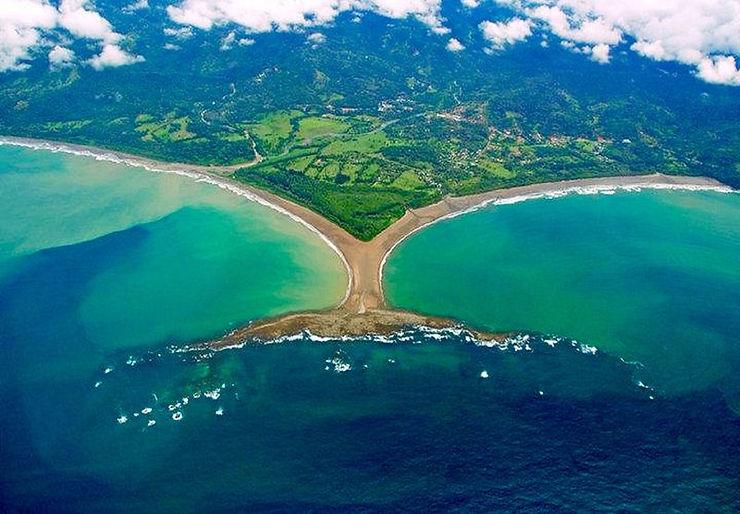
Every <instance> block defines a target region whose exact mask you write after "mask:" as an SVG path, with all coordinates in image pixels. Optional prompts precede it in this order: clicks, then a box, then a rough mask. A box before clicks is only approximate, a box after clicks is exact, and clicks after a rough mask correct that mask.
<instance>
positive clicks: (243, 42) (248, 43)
mask: <svg viewBox="0 0 740 514" xmlns="http://www.w3.org/2000/svg"><path fill="white" fill-rule="evenodd" d="M237 44H238V45H239V46H251V45H253V44H254V39H252V38H248V37H243V38H241V39H240V40H239V41H237Z"/></svg>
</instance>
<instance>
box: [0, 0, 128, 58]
mask: <svg viewBox="0 0 740 514" xmlns="http://www.w3.org/2000/svg"><path fill="white" fill-rule="evenodd" d="M59 29H64V30H66V31H67V32H68V33H69V34H71V35H72V36H73V37H74V38H81V39H90V40H93V41H97V42H99V43H100V44H101V46H102V47H103V49H104V50H105V47H106V46H108V45H114V46H115V45H116V44H117V43H118V42H119V41H120V40H121V39H122V37H123V36H121V35H120V34H118V33H116V32H115V31H114V30H113V27H112V25H111V24H110V23H109V22H108V20H106V19H105V18H104V17H103V16H101V15H100V14H99V13H98V12H97V11H96V10H95V7H94V5H93V4H92V2H90V1H88V0H61V2H59V3H58V7H55V6H54V5H52V4H51V3H50V2H49V0H0V72H2V71H8V70H22V69H24V68H27V67H28V66H29V64H28V62H27V61H30V60H32V59H33V58H34V56H36V55H38V54H39V53H40V52H39V51H40V50H43V49H49V48H50V49H51V50H50V51H49V53H48V55H49V59H50V62H51V63H52V65H55V62H54V59H62V58H63V57H65V56H67V55H68V54H66V52H65V50H67V49H66V48H64V47H62V46H59V44H58V43H59V42H60V40H62V41H63V40H64V39H65V37H66V36H64V34H63V33H60V32H59ZM63 44H64V43H63ZM116 48H118V47H116ZM119 50H120V48H119ZM124 53H125V52H124ZM133 59H134V61H133V62H136V61H138V60H139V59H137V58H133ZM62 62H63V61H59V62H58V63H56V64H60V63H62ZM64 62H66V63H69V62H72V59H71V58H70V59H67V61H64Z"/></svg>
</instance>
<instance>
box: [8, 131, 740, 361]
mask: <svg viewBox="0 0 740 514" xmlns="http://www.w3.org/2000/svg"><path fill="white" fill-rule="evenodd" d="M2 145H13V146H21V147H25V148H30V149H35V150H48V151H52V152H64V153H70V154H75V155H82V156H87V157H92V158H94V159H97V160H103V161H109V162H114V163H119V164H126V165H128V166H133V167H138V168H143V169H146V170H148V171H154V172H162V173H174V174H178V175H181V176H185V177H188V178H191V179H193V180H196V181H198V182H206V183H209V184H212V185H215V186H217V187H220V188H222V189H225V190H227V191H229V192H231V193H234V194H238V195H240V196H243V197H245V198H247V199H248V200H251V201H254V202H257V203H259V204H261V205H264V206H266V207H269V208H271V209H273V210H275V211H277V212H279V213H281V214H284V215H286V216H288V217H290V218H291V219H292V220H294V221H295V222H297V223H300V224H302V225H303V226H305V227H306V228H308V229H309V230H310V231H312V232H313V233H315V234H316V235H318V236H319V237H320V238H321V239H322V240H323V241H324V242H325V243H326V244H328V245H329V247H330V248H331V249H332V250H334V252H336V253H337V255H338V256H339V257H340V259H341V261H342V263H343V265H344V267H345V269H346V271H347V275H348V285H347V289H346V292H345V295H344V298H343V299H342V300H341V301H340V302H339V304H338V305H336V306H335V307H334V308H332V309H328V310H326V311H322V312H308V313H291V314H286V315H283V316H279V317H277V318H272V319H267V320H256V321H254V322H252V323H250V324H249V325H247V326H246V327H242V328H239V329H236V330H234V331H232V332H230V333H229V334H226V335H225V336H223V337H222V338H220V339H218V340H215V341H211V342H208V343H204V344H207V345H209V347H212V348H226V347H234V346H235V345H237V344H238V341H239V340H242V341H243V340H245V339H247V338H258V339H265V338H269V339H275V338H277V337H280V336H283V335H287V334H294V333H299V332H302V331H310V332H311V333H313V334H316V335H319V336H337V335H340V334H342V335H360V334H363V333H381V334H388V333H391V332H394V331H397V330H399V329H401V328H403V327H407V326H411V325H428V326H432V327H436V328H453V327H459V326H460V323H458V322H455V321H454V320H450V319H440V318H434V317H431V316H426V315H423V314H418V313H413V312H408V311H399V310H393V309H392V308H389V306H388V305H387V303H386V300H385V296H384V292H383V284H382V281H383V269H384V267H385V264H386V262H387V260H388V257H389V255H390V254H391V253H392V252H393V250H394V249H395V248H396V247H397V246H398V245H399V244H401V243H402V242H403V241H404V240H405V239H406V238H408V237H409V236H411V235H412V234H414V233H415V232H417V231H419V230H421V229H423V228H425V227H428V226H430V225H432V224H434V223H437V222H439V221H442V220H445V219H450V218H453V217H456V216H460V215H463V214H466V213H470V212H474V211H476V210H479V209H482V208H485V207H487V206H490V205H506V204H512V203H517V202H520V201H525V200H530V199H548V198H558V197H561V196H564V195H568V194H600V193H602V194H612V193H614V192H616V191H618V190H625V191H638V190H642V189H679V190H693V191H718V192H726V193H729V192H735V191H736V190H735V189H733V188H731V187H729V186H726V185H724V184H722V183H721V182H719V181H717V180H714V179H711V178H707V177H689V176H673V175H663V174H659V173H654V174H649V175H629V176H613V177H598V178H585V179H575V180H568V181H560V182H545V183H539V184H531V185H526V186H517V187H512V188H507V189H496V190H491V191H487V192H483V193H476V194H473V195H467V196H458V197H446V198H444V199H442V200H440V201H439V202H437V203H434V204H431V205H427V206H425V207H421V208H418V209H410V210H408V211H406V213H405V214H404V216H403V217H402V218H400V219H399V220H397V221H396V222H395V223H393V224H392V225H391V226H389V227H388V228H386V229H385V230H384V231H383V232H381V233H380V234H378V235H377V236H376V237H375V238H373V239H372V240H370V241H367V242H364V241H360V240H358V239H356V238H355V237H354V236H352V235H351V234H349V233H348V232H346V231H345V230H344V229H342V228H341V227H339V226H338V225H335V224H334V223H333V222H331V221H329V220H328V219H326V218H324V217H323V216H321V215H320V214H318V213H316V212H314V211H312V210H310V209H308V208H307V207H303V206H301V205H298V204H296V203H294V202H291V201H290V200H286V199H284V198H282V197H280V196H277V195H275V194H274V193H270V192H267V191H263V190H261V189H258V188H256V187H253V186H249V185H246V184H242V183H240V182H237V181H235V180H234V179H231V178H229V176H228V175H229V170H232V169H234V168H235V167H243V166H244V165H237V166H224V167H217V166H198V165H190V164H180V163H168V162H160V161H156V160H153V159H148V158H144V157H139V156H136V155H131V154H126V153H121V152H115V151H108V150H104V149H98V148H94V147H87V146H82V145H74V144H66V143H60V142H52V141H45V140H38V139H29V138H16V137H7V136H0V146H2ZM486 337H488V338H493V337H495V336H494V335H490V334H489V335H487V336H486Z"/></svg>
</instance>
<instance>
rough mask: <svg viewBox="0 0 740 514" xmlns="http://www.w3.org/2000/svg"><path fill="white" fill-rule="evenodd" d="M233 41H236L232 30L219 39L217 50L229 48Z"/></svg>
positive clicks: (223, 50)
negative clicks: (219, 43) (219, 44)
mask: <svg viewBox="0 0 740 514" xmlns="http://www.w3.org/2000/svg"><path fill="white" fill-rule="evenodd" d="M234 41H236V32H234V31H233V30H232V31H231V32H229V33H228V34H226V36H225V37H224V38H223V39H222V40H221V46H220V47H219V50H221V51H222V52H225V51H227V50H231V48H232V47H233V46H234Z"/></svg>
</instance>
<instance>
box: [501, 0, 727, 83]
mask: <svg viewBox="0 0 740 514" xmlns="http://www.w3.org/2000/svg"><path fill="white" fill-rule="evenodd" d="M496 1H497V3H499V4H501V5H506V6H508V7H510V8H512V9H514V11H515V12H518V13H519V14H520V15H523V16H526V17H527V18H528V19H530V20H532V21H534V22H537V23H538V24H540V25H541V26H542V27H543V28H544V29H546V30H548V31H550V32H552V33H553V34H555V35H556V36H558V37H560V38H561V39H562V40H564V41H567V42H570V43H572V45H571V47H572V48H573V49H574V50H578V51H580V52H585V53H588V54H590V56H591V58H592V59H594V60H596V61H599V62H607V61H608V58H609V50H610V49H611V48H613V47H614V46H615V45H618V44H619V43H621V42H624V41H625V40H627V39H629V38H631V39H634V40H635V42H634V43H633V44H632V45H631V46H630V48H631V49H632V50H633V51H635V52H637V53H638V54H640V55H642V56H644V57H647V58H650V59H654V60H658V61H676V62H680V63H683V64H687V65H690V66H694V67H695V69H696V74H697V76H698V77H700V78H701V79H703V80H706V81H707V82H712V83H717V84H730V85H738V79H737V68H736V58H737V56H740V0H721V1H719V0H496ZM602 45H606V46H608V47H609V48H608V49H607V48H605V47H604V46H602Z"/></svg>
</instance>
